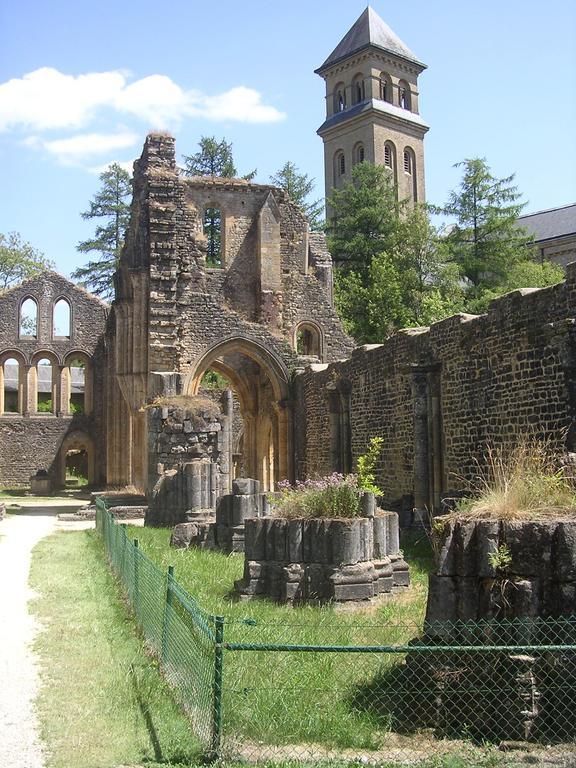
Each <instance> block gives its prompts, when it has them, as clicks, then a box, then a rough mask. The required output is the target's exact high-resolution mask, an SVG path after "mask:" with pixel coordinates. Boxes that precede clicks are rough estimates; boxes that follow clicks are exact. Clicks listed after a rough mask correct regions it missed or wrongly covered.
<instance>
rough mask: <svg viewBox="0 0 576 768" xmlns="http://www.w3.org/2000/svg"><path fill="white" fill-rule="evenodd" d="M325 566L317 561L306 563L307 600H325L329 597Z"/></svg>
mask: <svg viewBox="0 0 576 768" xmlns="http://www.w3.org/2000/svg"><path fill="white" fill-rule="evenodd" d="M326 586H327V585H326V579H325V577H324V566H322V565H318V564H316V563H310V564H308V565H306V568H305V577H304V592H305V595H306V599H307V600H312V601H315V600H324V599H326V597H327V589H326Z"/></svg>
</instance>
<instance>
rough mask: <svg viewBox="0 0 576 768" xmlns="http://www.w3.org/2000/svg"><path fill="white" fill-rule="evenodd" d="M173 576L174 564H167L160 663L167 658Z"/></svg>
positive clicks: (164, 661)
mask: <svg viewBox="0 0 576 768" xmlns="http://www.w3.org/2000/svg"><path fill="white" fill-rule="evenodd" d="M173 577H174V566H173V565H169V566H168V574H167V576H166V604H165V606H164V618H163V620H162V663H163V664H165V663H166V660H167V658H168V634H169V631H170V612H171V610H172V579H173Z"/></svg>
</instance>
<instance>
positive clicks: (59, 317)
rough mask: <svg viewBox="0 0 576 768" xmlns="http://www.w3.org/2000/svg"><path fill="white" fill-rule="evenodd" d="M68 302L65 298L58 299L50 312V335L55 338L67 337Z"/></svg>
mask: <svg viewBox="0 0 576 768" xmlns="http://www.w3.org/2000/svg"><path fill="white" fill-rule="evenodd" d="M70 328H71V325H70V304H68V302H67V301H66V299H58V301H57V302H56V304H54V310H53V313H52V336H53V338H55V339H69V338H70V335H71V331H70Z"/></svg>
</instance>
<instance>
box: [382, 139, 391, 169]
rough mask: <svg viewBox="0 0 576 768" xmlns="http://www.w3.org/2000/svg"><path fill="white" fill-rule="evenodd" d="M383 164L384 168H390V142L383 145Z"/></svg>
mask: <svg viewBox="0 0 576 768" xmlns="http://www.w3.org/2000/svg"><path fill="white" fill-rule="evenodd" d="M384 165H385V166H386V168H392V147H391V146H390V144H385V145H384Z"/></svg>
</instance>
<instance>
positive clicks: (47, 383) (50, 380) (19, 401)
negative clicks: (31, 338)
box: [0, 352, 92, 416]
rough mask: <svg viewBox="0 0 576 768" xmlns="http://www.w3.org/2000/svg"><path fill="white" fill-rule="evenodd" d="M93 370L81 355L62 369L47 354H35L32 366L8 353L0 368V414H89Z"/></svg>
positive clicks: (69, 358) (84, 356) (77, 355)
mask: <svg viewBox="0 0 576 768" xmlns="http://www.w3.org/2000/svg"><path fill="white" fill-rule="evenodd" d="M91 410H92V366H91V364H90V360H89V359H88V357H87V356H86V355H84V354H81V353H73V354H72V355H70V356H69V357H68V358H67V360H66V364H65V365H63V366H61V365H59V364H58V361H57V360H56V359H55V358H54V357H53V356H52V355H50V354H49V353H46V352H44V353H42V352H40V353H38V354H37V355H35V356H34V358H33V362H32V364H31V365H25V364H24V361H23V360H22V359H20V357H19V356H16V353H10V352H7V353H5V354H4V355H3V361H2V363H1V364H0V414H22V415H23V414H60V415H65V416H66V415H67V416H70V415H74V414H76V413H90V412H91Z"/></svg>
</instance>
